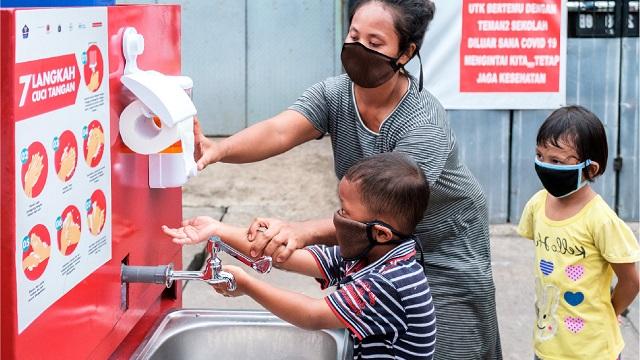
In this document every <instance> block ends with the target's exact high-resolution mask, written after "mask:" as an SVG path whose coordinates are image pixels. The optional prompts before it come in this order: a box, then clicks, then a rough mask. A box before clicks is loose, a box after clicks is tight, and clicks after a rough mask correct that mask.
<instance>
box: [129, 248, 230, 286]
mask: <svg viewBox="0 0 640 360" xmlns="http://www.w3.org/2000/svg"><path fill="white" fill-rule="evenodd" d="M221 243H222V242H221V241H220V238H218V237H211V238H209V240H208V241H207V246H206V252H207V254H208V258H207V261H206V263H205V266H204V269H202V271H179V270H174V269H173V264H169V265H159V266H129V265H124V264H123V265H122V273H121V280H122V282H123V283H152V284H163V285H165V286H166V287H168V288H169V287H171V285H172V284H173V282H174V281H175V280H200V281H204V282H206V283H207V284H209V285H217V284H221V283H226V284H227V290H229V291H233V290H235V289H236V280H235V279H234V278H233V275H232V274H231V273H228V272H226V271H222V261H220V259H219V258H218V252H220V244H221Z"/></svg>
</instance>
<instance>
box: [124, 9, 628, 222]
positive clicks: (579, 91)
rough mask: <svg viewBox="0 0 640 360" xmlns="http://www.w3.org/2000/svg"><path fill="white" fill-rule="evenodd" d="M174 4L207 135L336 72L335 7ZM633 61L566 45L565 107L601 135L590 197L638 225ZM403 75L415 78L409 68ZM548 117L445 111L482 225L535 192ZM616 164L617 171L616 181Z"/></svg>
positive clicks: (615, 44)
mask: <svg viewBox="0 0 640 360" xmlns="http://www.w3.org/2000/svg"><path fill="white" fill-rule="evenodd" d="M118 2H119V3H127V2H135V3H140V1H131V0H129V1H118ZM147 2H148V3H163V2H164V1H147ZM174 2H175V1H174ZM167 3H171V2H170V1H167ZM178 3H180V4H181V5H182V36H183V43H182V54H183V59H182V64H183V71H184V73H185V74H186V75H189V76H192V77H193V78H194V80H195V86H194V101H195V103H196V104H197V106H198V112H199V116H200V120H201V122H202V124H203V128H204V130H205V132H206V133H207V134H210V135H230V134H233V133H235V132H237V131H239V130H241V129H243V128H245V127H246V126H248V125H251V124H254V123H255V122H258V121H260V120H262V119H265V118H268V117H270V116H273V115H275V114H277V113H278V112H280V111H282V110H284V109H285V108H286V107H287V106H288V105H290V104H291V103H292V102H293V101H295V99H296V98H297V97H298V96H299V95H300V94H301V93H302V92H303V91H304V89H306V88H307V87H308V86H310V85H312V84H314V83H316V82H318V81H321V80H323V79H325V78H326V77H329V76H333V75H336V74H339V73H340V72H341V71H342V69H341V64H340V59H339V51H340V47H341V45H342V41H343V36H342V33H343V30H344V24H343V20H344V19H343V13H344V9H343V7H344V6H345V4H344V3H345V1H342V0H323V1H319V0H238V1H223V0H208V1H202V0H181V1H178ZM423 55H424V56H428V55H429V54H428V51H426V50H425V52H424V54H423ZM639 57H640V50H639V40H638V38H624V39H619V38H612V39H568V44H567V103H569V104H580V105H583V106H586V107H588V108H590V109H591V110H592V111H593V112H594V113H595V114H596V115H598V117H600V119H601V120H602V121H603V123H604V124H605V127H606V130H607V135H608V142H609V163H608V164H607V170H606V173H605V175H604V176H602V177H600V178H599V179H597V181H596V184H595V189H596V191H598V193H599V194H600V195H602V197H603V198H604V199H605V200H606V201H607V202H608V203H609V205H610V206H611V207H613V208H615V209H616V210H617V211H618V212H619V214H620V216H621V217H622V218H623V219H625V220H632V221H638V219H639V217H640V209H639V207H640V205H639V203H640V199H639V196H640V185H639V184H640V183H639V179H640V154H639V152H640V140H639V139H640V118H639V112H638V97H639V89H638V87H639V84H638V76H639V74H638V67H639V63H638V58H639ZM408 68H409V70H410V71H412V72H413V73H416V74H417V72H416V71H415V70H416V68H417V64H416V63H415V61H414V62H412V63H411V64H410V65H409V66H408ZM551 111H552V110H551V109H549V110H537V111H515V110H514V111H480V110H477V111H474V110H469V111H449V118H450V121H451V123H452V127H453V128H454V130H455V132H456V137H457V139H458V143H459V146H460V150H461V153H462V157H463V159H464V160H465V163H466V164H467V166H468V167H469V168H470V169H471V171H472V172H473V173H474V175H475V176H476V177H477V178H478V180H479V181H480V183H481V184H482V186H483V188H484V190H485V192H486V194H487V199H488V203H489V212H490V220H491V222H493V223H502V222H506V221H511V222H517V221H518V220H519V217H520V213H521V212H522V209H523V207H524V205H525V204H526V202H527V200H528V199H529V198H530V197H531V195H533V194H534V193H535V192H536V191H537V190H538V189H540V188H541V186H540V183H539V181H538V178H537V176H536V174H535V172H534V170H533V158H534V155H535V136H536V133H537V129H538V127H539V126H540V124H541V123H542V122H543V121H544V119H545V118H546V116H548V114H549V113H550V112H551ZM618 155H619V156H621V157H622V159H623V166H622V169H621V171H620V173H619V174H616V172H615V171H614V169H613V160H614V158H615V157H616V156H618Z"/></svg>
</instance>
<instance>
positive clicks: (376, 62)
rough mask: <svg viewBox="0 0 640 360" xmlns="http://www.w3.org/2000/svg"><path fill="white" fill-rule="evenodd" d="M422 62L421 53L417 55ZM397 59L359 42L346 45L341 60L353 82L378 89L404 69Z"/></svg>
mask: <svg viewBox="0 0 640 360" xmlns="http://www.w3.org/2000/svg"><path fill="white" fill-rule="evenodd" d="M417 55H418V59H419V60H420V52H418V53H417ZM400 57H402V54H401V55H400V56H398V57H397V58H395V59H394V58H392V57H389V56H387V55H385V54H382V53H379V52H377V51H375V50H371V49H369V48H368V47H366V46H364V45H362V44H361V43H359V42H352V43H344V44H343V45H342V53H341V54H340V59H341V60H342V66H343V67H344V69H345V71H346V72H347V75H349V78H350V79H351V81H353V82H354V83H355V84H356V85H358V86H361V87H363V88H376V87H378V86H380V85H382V84H384V83H385V82H387V81H388V80H389V79H391V77H392V76H393V74H395V73H396V72H397V71H398V70H400V69H403V68H404V64H398V60H400ZM418 91H422V61H421V62H420V86H419V90H418Z"/></svg>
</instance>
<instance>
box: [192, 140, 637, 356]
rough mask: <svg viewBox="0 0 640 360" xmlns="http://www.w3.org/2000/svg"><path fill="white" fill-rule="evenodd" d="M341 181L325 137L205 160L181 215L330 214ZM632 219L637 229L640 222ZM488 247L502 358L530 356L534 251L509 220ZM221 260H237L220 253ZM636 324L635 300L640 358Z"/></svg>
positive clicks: (312, 285) (632, 323) (217, 303)
mask: <svg viewBox="0 0 640 360" xmlns="http://www.w3.org/2000/svg"><path fill="white" fill-rule="evenodd" d="M336 187H337V181H336V179H335V176H334V173H333V160H332V155H331V145H330V142H329V141H328V139H323V140H320V141H313V142H311V143H308V144H305V145H302V146H299V147H298V148H296V149H294V150H292V151H290V152H288V153H286V154H283V155H280V156H278V157H275V158H272V159H269V160H266V161H263V162H260V163H256V164H246V165H229V164H216V165H214V166H210V167H208V168H207V169H206V170H205V171H203V172H202V173H201V174H200V175H199V176H198V177H196V178H194V179H192V180H190V182H189V184H188V185H187V186H186V187H185V188H184V195H183V203H184V216H185V217H191V216H195V215H209V216H212V217H215V218H218V219H222V221H223V222H226V223H230V224H234V225H239V226H247V225H248V224H249V223H250V222H251V220H252V219H253V218H254V217H255V216H271V217H279V218H283V219H289V220H304V219H310V218H317V217H325V216H326V217H328V216H331V214H332V212H333V211H335V210H336V209H337V207H338V201H337V195H336ZM632 226H633V228H634V231H635V233H636V236H637V234H638V226H637V224H632ZM491 248H492V260H493V261H492V263H493V271H494V273H493V274H494V279H495V283H496V288H497V291H496V293H497V306H498V318H499V323H500V333H501V339H502V346H503V352H504V357H505V359H532V358H533V352H532V350H531V346H532V345H531V344H532V341H531V326H532V322H533V318H534V316H533V314H534V312H533V298H534V290H533V279H532V277H531V275H530V269H531V267H532V266H533V251H532V249H531V248H530V247H529V246H528V243H527V242H526V241H525V240H523V239H521V238H519V237H518V236H517V235H516V234H515V231H514V227H513V226H511V225H493V226H492V227H491ZM201 252H202V247H201V246H189V247H185V248H184V251H183V255H184V264H185V266H187V265H188V264H192V265H198V260H200V261H201V259H200V258H201ZM194 259H195V261H194ZM223 263H227V264H231V263H237V262H236V261H235V260H234V259H232V258H229V257H227V256H225V255H223ZM254 274H255V273H254ZM255 276H258V277H260V278H262V279H264V280H265V281H268V282H270V283H272V284H274V285H276V286H279V287H283V288H289V289H294V290H296V291H299V292H302V293H305V294H307V295H310V296H316V297H321V296H322V295H323V292H322V291H320V290H319V289H318V287H317V285H316V282H315V281H314V280H312V279H309V278H306V277H304V276H300V275H297V274H292V273H287V272H284V271H279V270H273V271H272V272H271V273H270V274H267V275H257V274H256V275H255ZM183 302H184V306H185V307H189V308H218V309H257V308H261V306H260V305H258V304H257V303H256V302H254V301H253V300H251V299H250V298H248V297H240V298H224V297H222V296H218V295H217V294H216V293H215V292H213V291H212V290H211V289H210V288H209V287H208V286H206V285H203V284H202V283H196V282H193V283H190V284H186V286H185V288H184V292H183ZM638 328H639V325H638V301H637V300H636V302H635V304H634V307H633V308H632V309H631V312H630V313H629V315H628V317H627V319H625V321H624V323H623V325H622V329H623V334H624V338H625V342H626V344H627V346H626V348H625V351H624V353H623V359H625V360H627V359H639V358H640V357H639V355H638V354H639V350H638V347H639V341H638Z"/></svg>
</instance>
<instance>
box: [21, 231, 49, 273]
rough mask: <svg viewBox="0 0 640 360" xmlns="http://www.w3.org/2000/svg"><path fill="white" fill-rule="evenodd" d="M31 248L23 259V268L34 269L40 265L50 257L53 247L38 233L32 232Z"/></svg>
mask: <svg viewBox="0 0 640 360" xmlns="http://www.w3.org/2000/svg"><path fill="white" fill-rule="evenodd" d="M30 240H31V249H32V252H31V254H29V255H28V256H27V257H26V258H25V259H24V260H22V269H23V270H24V269H29V271H31V270H33V269H34V268H35V267H37V266H38V265H40V263H41V262H43V261H45V260H46V259H48V258H49V254H50V253H51V249H50V248H49V246H48V245H47V244H46V243H44V242H43V241H42V239H40V237H39V236H38V235H36V234H31V237H30Z"/></svg>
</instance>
